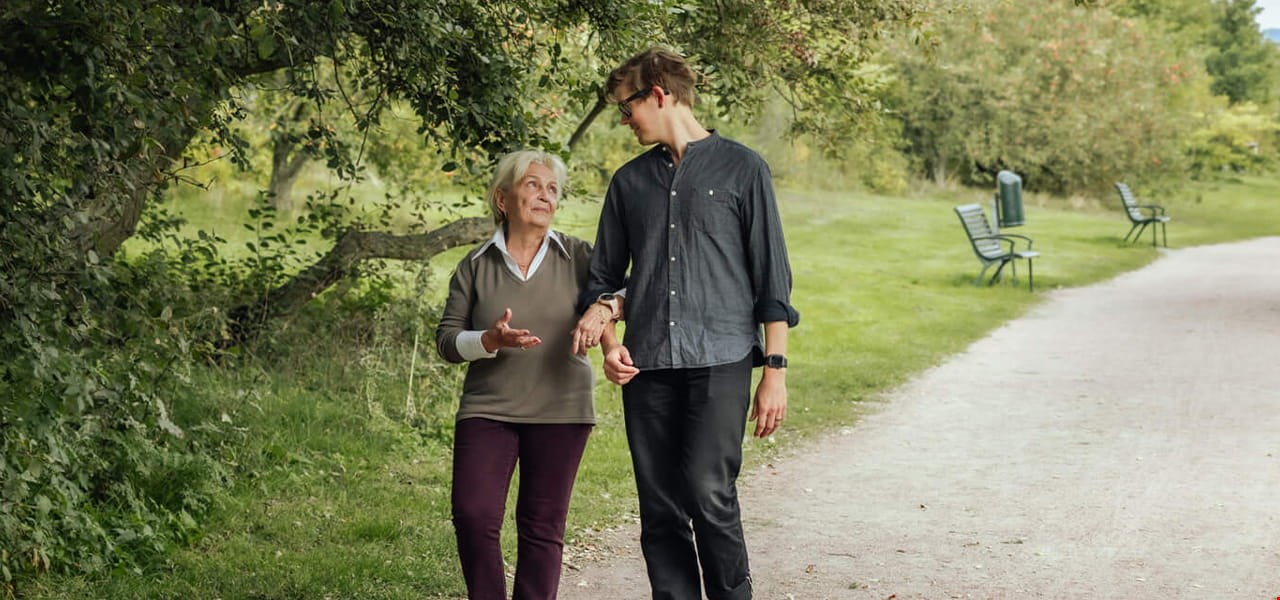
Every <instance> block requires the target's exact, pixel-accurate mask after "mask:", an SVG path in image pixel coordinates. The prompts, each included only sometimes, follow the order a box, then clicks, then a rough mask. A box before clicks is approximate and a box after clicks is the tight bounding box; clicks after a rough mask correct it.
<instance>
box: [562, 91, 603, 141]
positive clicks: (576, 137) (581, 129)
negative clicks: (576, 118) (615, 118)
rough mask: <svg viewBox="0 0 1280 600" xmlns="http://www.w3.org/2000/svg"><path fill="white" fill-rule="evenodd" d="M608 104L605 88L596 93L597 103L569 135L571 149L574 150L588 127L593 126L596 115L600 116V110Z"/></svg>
mask: <svg viewBox="0 0 1280 600" xmlns="http://www.w3.org/2000/svg"><path fill="white" fill-rule="evenodd" d="M608 105H609V103H608V101H606V100H605V98H604V90H600V93H599V94H597V95H596V105H595V106H592V107H591V111H590V112H588V113H587V116H585V117H583V118H582V122H581V123H579V124H578V128H577V129H575V130H574V131H573V135H571V136H569V150H570V151H572V150H573V148H574V146H577V145H578V142H580V141H582V136H584V135H586V134H587V128H588V127H590V126H591V123H592V122H594V121H595V120H596V117H598V116H600V112H601V111H603V110H604V108H605V107H606V106H608Z"/></svg>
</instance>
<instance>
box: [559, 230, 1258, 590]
mask: <svg viewBox="0 0 1280 600" xmlns="http://www.w3.org/2000/svg"><path fill="white" fill-rule="evenodd" d="M1278 266H1280V238H1267V239H1260V240H1253V241H1248V242H1242V243H1235V244H1226V245H1219V246H1209V247H1200V248H1192V249H1184V250H1171V251H1169V252H1167V253H1166V255H1165V256H1163V257H1162V258H1160V259H1159V260H1157V261H1156V262H1155V263H1154V264H1152V265H1151V266H1149V267H1147V268H1144V269H1142V270H1140V271H1136V272H1132V273H1128V274H1126V275H1122V276H1120V277H1118V278H1116V279H1114V280H1111V281H1108V282H1105V283H1101V284H1098V285H1093V286H1090V287H1086V288H1079V289H1070V290H1059V291H1053V292H1049V293H1048V294H1047V295H1048V298H1047V299H1046V301H1045V302H1044V303H1043V304H1042V305H1040V306H1039V307H1038V308H1036V309H1034V310H1033V311H1032V312H1030V313H1029V314H1028V315H1027V316H1025V317H1023V318H1021V319H1018V320H1016V321H1013V322H1010V323H1008V324H1007V325H1005V326H1004V327H1002V328H1000V329H998V330H996V331H995V332H993V333H992V334H991V335H989V336H988V337H986V338H984V339H982V340H980V341H978V342H976V343H974V344H973V345H972V346H971V347H970V348H969V349H968V350H967V351H965V352H964V353H963V354H961V355H958V356H955V357H954V358H952V359H950V360H949V361H948V362H946V363H945V364H943V365H940V366H938V367H936V368H934V369H931V370H929V371H927V372H925V373H922V374H921V375H920V376H918V377H917V378H916V379H915V380H913V381H912V382H910V383H908V384H907V385H904V386H903V387H901V388H900V389H897V390H894V391H893V392H891V393H890V394H888V395H887V396H886V397H885V398H884V401H885V403H884V405H883V407H882V409H881V410H879V411H877V412H876V413H875V414H872V415H869V416H868V417H866V418H864V419H863V420H862V421H861V422H860V423H858V424H857V425H856V426H854V427H851V428H848V429H845V430H843V431H840V432H837V433H834V434H832V435H830V436H827V437H825V438H822V439H820V440H817V441H815V442H814V443H812V444H811V445H809V446H808V447H806V448H802V449H800V451H799V452H797V453H796V454H795V456H793V457H791V458H788V459H786V460H782V461H776V462H775V463H774V464H773V465H771V466H769V467H765V468H762V469H760V470H758V471H753V472H750V473H746V474H744V477H743V479H742V482H741V488H742V489H741V493H742V498H743V505H744V521H745V525H746V530H747V538H748V543H749V545H750V549H751V560H752V573H753V576H754V580H755V590H756V598H759V599H786V598H795V599H806V600H807V599H823V598H854V599H865V598H874V599H880V600H884V599H887V598H895V599H908V598H1153V599H1162V600H1168V599H1172V598H1195V599H1200V598H1241V599H1266V600H1269V599H1271V598H1277V597H1280V270H1278V269H1277V267H1278ZM792 402H793V403H803V402H804V399H803V398H794V397H793V398H792ZM601 544H602V545H603V546H605V547H606V548H608V549H609V550H611V551H612V552H611V554H612V557H611V558H609V559H607V560H604V561H589V562H575V563H574V568H570V569H567V570H566V571H565V575H564V580H563V582H562V585H561V596H560V597H561V598H562V599H566V600H577V599H591V600H604V599H627V598H647V597H648V586H647V583H646V580H645V577H644V566H643V561H642V560H641V559H640V557H639V550H638V546H639V544H638V528H636V527H624V528H621V529H619V530H618V531H616V532H614V533H612V534H610V535H609V536H607V537H606V539H605V540H603V541H602V542H601ZM570 555H571V556H572V555H574V553H573V552H571V553H570Z"/></svg>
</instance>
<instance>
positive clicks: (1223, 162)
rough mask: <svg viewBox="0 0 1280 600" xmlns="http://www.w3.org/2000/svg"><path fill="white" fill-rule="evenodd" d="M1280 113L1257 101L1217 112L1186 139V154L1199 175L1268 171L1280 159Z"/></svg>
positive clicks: (1195, 172)
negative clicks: (1272, 112) (1269, 110)
mask: <svg viewBox="0 0 1280 600" xmlns="http://www.w3.org/2000/svg"><path fill="white" fill-rule="evenodd" d="M1277 140H1280V115H1275V114H1267V113H1266V112H1264V111H1263V110H1262V109H1260V108H1258V106H1257V105H1254V104H1248V103H1246V104H1236V105H1233V106H1231V107H1229V108H1226V109H1222V110H1219V111H1215V114H1214V115H1213V116H1212V117H1211V118H1209V119H1208V124H1207V125H1205V126H1204V127H1202V128H1200V129H1197V130H1196V131H1195V132H1193V133H1192V134H1191V136H1190V137H1189V139H1188V140H1187V150H1186V152H1187V156H1188V158H1189V159H1190V163H1191V164H1190V166H1191V169H1192V172H1193V173H1194V174H1196V175H1198V176H1213V175H1216V174H1221V173H1230V174H1236V173H1244V172H1254V173H1258V172H1265V171H1266V170H1267V169H1270V168H1273V167H1274V166H1275V165H1276V163H1277V159H1278V158H1280V148H1277Z"/></svg>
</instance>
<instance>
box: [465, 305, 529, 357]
mask: <svg viewBox="0 0 1280 600" xmlns="http://www.w3.org/2000/svg"><path fill="white" fill-rule="evenodd" d="M510 324H511V309H510V308H508V309H507V310H506V312H503V313H502V316H501V317H498V320H497V321H494V322H493V327H490V328H489V329H486V330H485V332H484V333H483V334H481V335H480V343H481V344H484V350H485V352H496V351H497V350H498V349H499V348H519V349H521V350H525V349H528V348H532V347H534V346H537V345H538V344H541V343H542V338H539V337H538V336H536V335H530V334H529V330H528V329H512V328H511V327H510Z"/></svg>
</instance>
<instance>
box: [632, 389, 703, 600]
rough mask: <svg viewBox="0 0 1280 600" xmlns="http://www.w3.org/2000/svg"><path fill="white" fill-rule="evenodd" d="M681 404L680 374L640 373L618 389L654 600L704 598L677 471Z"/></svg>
mask: <svg viewBox="0 0 1280 600" xmlns="http://www.w3.org/2000/svg"><path fill="white" fill-rule="evenodd" d="M685 404H686V399H685V397H684V377H683V373H682V372H681V371H679V370H672V369H662V370H656V371H641V372H640V374H638V375H636V377H635V379H632V380H631V382H630V383H628V384H627V385H625V386H623V388H622V405H623V410H624V414H625V417H626V425H627V444H628V445H629V446H630V448H631V464H632V466H633V467H634V468H635V474H636V492H637V496H638V497H639V500H640V548H641V550H643V551H644V559H645V565H646V566H647V567H648V571H649V585H650V587H651V588H652V590H653V597H654V599H655V600H695V599H698V598H701V597H702V585H701V583H700V582H699V579H698V558H697V554H696V552H695V550H694V546H693V531H692V530H691V529H690V527H689V514H688V512H686V510H685V506H686V505H687V504H688V494H687V493H686V490H685V478H684V475H683V474H682V473H681V469H680V464H681V462H680V461H681V457H682V454H683V453H682V452H681V445H682V443H683V440H684V436H685V431H684V428H685V415H684V413H685Z"/></svg>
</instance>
